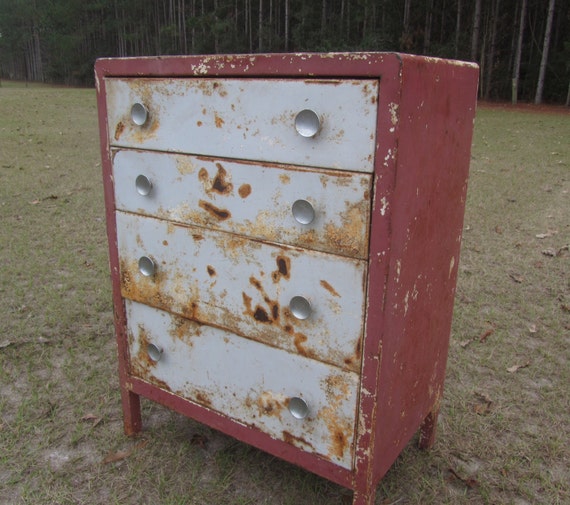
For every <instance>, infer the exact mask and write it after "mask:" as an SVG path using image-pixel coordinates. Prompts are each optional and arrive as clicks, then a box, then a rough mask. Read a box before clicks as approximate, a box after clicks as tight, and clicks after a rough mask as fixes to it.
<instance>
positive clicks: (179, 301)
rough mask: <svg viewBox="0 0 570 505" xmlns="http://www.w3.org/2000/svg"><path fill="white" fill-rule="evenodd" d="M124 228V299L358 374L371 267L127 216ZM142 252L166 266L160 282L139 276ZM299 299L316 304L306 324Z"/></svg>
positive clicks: (160, 271) (119, 219) (120, 226)
mask: <svg viewBox="0 0 570 505" xmlns="http://www.w3.org/2000/svg"><path fill="white" fill-rule="evenodd" d="M117 225H118V229H119V231H120V234H119V235H120V237H121V240H120V241H119V252H120V265H121V291H122V296H123V297H125V298H129V299H132V300H136V301H139V302H142V303H147V304H150V305H153V306H155V307H158V308H161V309H163V310H166V311H169V312H172V313H175V314H178V315H181V316H184V317H187V318H190V319H194V320H196V321H199V322H201V323H205V324H214V325H216V326H218V327H223V328H226V329H228V330H230V331H233V332H235V333H237V334H239V335H242V336H244V337H247V338H250V339H254V340H258V341H260V342H263V343H266V344H269V345H271V346H275V347H279V348H282V349H285V350H288V351H290V352H294V353H298V354H300V355H303V356H307V357H310V358H313V359H319V360H322V361H325V362H329V363H331V364H334V365H336V366H338V367H340V368H342V369H347V370H354V371H357V370H359V369H360V360H361V356H360V350H359V345H360V341H361V338H362V324H363V312H364V285H365V283H366V264H365V262H363V261H360V260H353V259H349V258H343V257H337V256H332V255H327V254H323V253H317V252H314V251H313V252H311V253H310V254H307V253H306V252H304V251H301V250H298V249H292V248H286V247H283V246H277V245H274V244H269V243H263V242H259V241H253V240H248V239H246V238H244V237H239V236H237V235H233V234H227V233H219V232H213V231H209V230H206V229H203V228H192V227H187V226H181V225H176V224H173V223H170V222H164V221H162V220H157V219H152V218H149V217H142V216H136V215H128V214H124V213H117ZM169 229H170V234H168V230H169ZM165 242H166V244H168V245H166V246H165V245H164V244H165ZM143 255H147V256H150V257H152V258H153V260H154V261H155V263H156V264H157V265H158V268H157V271H156V273H155V275H154V276H153V277H145V276H143V275H141V274H140V272H139V270H138V258H140V257H141V256H143ZM234 265H235V266H234ZM237 267H239V268H237ZM323 280H324V281H325V284H323V283H322V281H323ZM300 285H301V286H303V289H302V290H300V289H299V286H300ZM325 286H328V287H330V290H327V289H326V288H325V289H323V288H324V287H325ZM333 292H335V293H336V294H337V295H338V296H334V295H333ZM300 294H301V295H303V296H306V297H307V298H308V299H310V300H311V304H312V306H313V313H312V315H311V317H309V318H308V319H307V320H299V319H297V318H296V317H294V316H293V315H292V314H291V311H290V310H289V302H290V300H291V299H292V298H293V297H294V296H296V295H300ZM337 300H342V303H339V302H338V301H337ZM355 349H356V351H355Z"/></svg>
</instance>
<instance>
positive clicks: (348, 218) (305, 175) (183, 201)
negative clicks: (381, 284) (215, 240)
mask: <svg viewBox="0 0 570 505" xmlns="http://www.w3.org/2000/svg"><path fill="white" fill-rule="evenodd" d="M113 166H114V179H115V200H116V205H117V208H118V209H120V210H125V211H130V212H136V213H139V214H144V215H151V216H157V217H160V218H163V219H168V220H171V221H177V222H181V223H188V224H194V225H198V226H203V227H206V228H211V229H218V230H224V231H231V232H234V233H237V234H240V235H246V236H250V237H255V238H260V239H263V240H268V241H271V242H278V243H284V244H291V245H296V246H301V247H308V248H311V249H317V250H321V251H326V252H331V253H334V254H341V255H345V256H353V257H358V258H365V257H366V256H367V253H368V228H369V213H370V191H371V179H372V177H371V176H370V175H369V174H358V173H352V172H341V171H334V170H318V171H315V170H309V169H291V168H289V167H284V166H278V165H272V166H263V165H259V164H252V163H240V162H235V161H228V160H221V159H212V158H204V157H196V156H188V155H173V154H166V153H155V152H143V151H135V150H120V151H118V152H115V153H114V162H113ZM137 182H138V185H137ZM141 193H142V194H141ZM298 201H305V202H308V203H309V204H310V205H311V207H312V209H313V211H314V214H313V218H312V220H311V222H309V223H307V222H306V221H307V220H306V219H304V217H305V215H304V214H301V215H300V216H299V215H298V214H295V213H294V212H293V210H296V207H295V205H296V203H295V202H298ZM298 219H300V220H301V222H299V221H298Z"/></svg>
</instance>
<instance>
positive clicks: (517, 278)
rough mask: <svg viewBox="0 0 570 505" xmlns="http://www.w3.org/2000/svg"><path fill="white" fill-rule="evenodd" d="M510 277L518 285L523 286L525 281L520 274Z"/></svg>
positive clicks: (510, 275)
mask: <svg viewBox="0 0 570 505" xmlns="http://www.w3.org/2000/svg"><path fill="white" fill-rule="evenodd" d="M509 277H510V278H511V279H512V280H513V281H515V282H516V283H517V284H521V283H522V281H524V277H523V276H521V275H519V274H509Z"/></svg>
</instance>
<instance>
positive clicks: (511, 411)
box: [0, 82, 570, 505]
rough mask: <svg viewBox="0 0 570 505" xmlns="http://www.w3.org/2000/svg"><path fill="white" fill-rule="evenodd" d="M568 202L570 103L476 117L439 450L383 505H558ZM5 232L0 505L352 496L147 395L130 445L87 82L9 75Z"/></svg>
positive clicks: (565, 389) (229, 502)
mask: <svg viewBox="0 0 570 505" xmlns="http://www.w3.org/2000/svg"><path fill="white" fill-rule="evenodd" d="M569 191H570V114H569V112H568V109H557V110H553V111H549V112H548V113H544V112H541V113H539V112H536V111H535V112H532V111H529V110H523V111H521V110H516V111H513V110H509V109H508V108H496V107H495V108H480V110H479V111H478V114H477V120H476V131H475V137H474V143H473V153H472V165H471V178H470V187H469V197H468V202H467V213H466V218H465V230H464V241H463V249H462V257H461V264H460V277H459V285H458V289H457V298H456V305H455V316H454V324H453V333H452V341H451V347H450V358H449V364H448V374H447V382H446V391H445V396H444V402H443V405H442V413H441V417H440V423H439V428H438V439H437V442H436V445H435V447H434V449H432V450H431V451H427V452H424V451H419V450H418V449H417V448H416V446H415V444H414V443H411V444H410V445H409V446H408V447H407V448H406V450H405V451H404V452H403V454H402V455H401V457H400V458H399V459H398V461H397V462H396V464H395V465H394V467H393V468H392V469H391V470H390V471H389V473H388V474H387V476H386V477H385V479H384V480H383V481H382V482H381V484H380V486H379V489H378V496H377V502H376V503H377V504H383V505H386V504H396V503H398V504H418V505H419V504H421V505H426V504H431V503H433V504H450V505H451V504H453V505H461V504H474V503H475V504H489V505H495V504H513V505H535V504H548V505H555V504H561V505H562V504H568V503H570V445H569V443H568V441H569V440H570V419H569V413H570V393H569V386H568V385H569V384H570V366H569V363H570V251H569V250H568V246H569V244H570V194H569ZM0 223H1V226H0V265H1V277H0V305H1V307H2V310H1V311H0V329H1V330H0V504H33V505H36V504H101V505H108V504H121V505H123V504H133V505H134V504H137V505H140V504H149V505H150V504H161V505H162V504H165V505H166V504H180V505H182V504H205V505H206V504H208V505H210V504H213V505H217V504H220V505H245V504H251V505H260V504H267V505H276V504H283V505H285V504H291V505H293V504H295V505H305V504H306V505H315V504H327V505H345V504H349V503H351V493H350V492H348V491H347V490H345V489H343V488H340V487H338V486H336V485H334V484H331V483H329V482H327V481H325V480H323V479H321V478H318V477H316V476H314V475H312V474H309V473H307V472H305V471H302V470H300V469H298V468H296V467H294V466H291V465H289V464H287V463H284V462H282V461H280V460H278V459H276V458H273V457H271V456H269V455H267V454H265V453H262V452H260V451H258V450H255V449H253V448H250V447H248V446H246V445H243V444H241V443H238V442H235V441H233V440H232V439H230V438H229V437H226V436H224V435H221V434H219V433H216V432H213V431H212V430H210V429H208V428H206V427H204V426H202V425H199V424H197V423H195V422H193V421H190V420H188V419H186V418H183V417H181V416H179V415H177V414H174V413H171V412H170V411H167V410H165V409H163V408H162V407H160V406H158V405H155V404H153V403H151V402H147V401H144V402H143V409H144V410H143V420H144V422H145V431H144V432H143V434H142V435H141V436H140V437H139V438H137V439H135V440H131V439H128V438H126V437H125V436H124V435H123V432H122V413H121V404H120V397H119V390H118V380H117V378H116V353H115V343H114V335H113V328H112V305H111V292H110V281H109V272H108V265H107V243H106V235H105V212H104V203H103V194H102V182H101V165H100V158H99V139H98V130H97V115H96V103H95V92H94V91H93V90H90V89H61V88H50V87H38V86H30V87H26V86H24V85H23V84H16V83H7V82H2V84H1V86H0ZM415 441H416V440H414V441H413V442H415Z"/></svg>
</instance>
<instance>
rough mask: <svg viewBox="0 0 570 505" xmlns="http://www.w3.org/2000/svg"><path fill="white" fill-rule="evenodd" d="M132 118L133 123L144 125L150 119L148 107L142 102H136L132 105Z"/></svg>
mask: <svg viewBox="0 0 570 505" xmlns="http://www.w3.org/2000/svg"><path fill="white" fill-rule="evenodd" d="M131 119H132V120H133V123H135V124H136V125H138V126H142V125H144V124H145V123H146V121H147V119H148V109H147V108H146V107H145V106H144V105H143V104H142V103H140V102H136V103H135V104H133V106H132V107H131Z"/></svg>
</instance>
